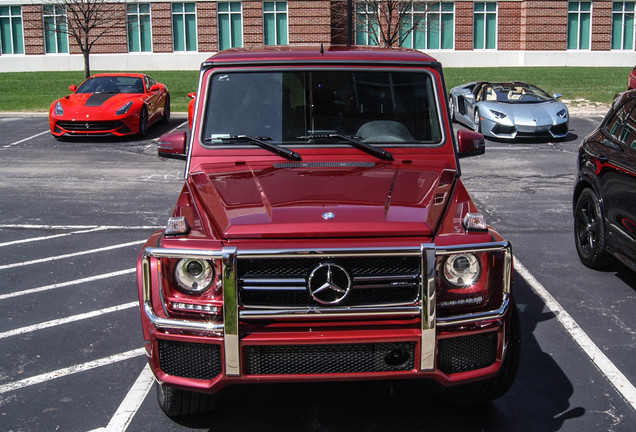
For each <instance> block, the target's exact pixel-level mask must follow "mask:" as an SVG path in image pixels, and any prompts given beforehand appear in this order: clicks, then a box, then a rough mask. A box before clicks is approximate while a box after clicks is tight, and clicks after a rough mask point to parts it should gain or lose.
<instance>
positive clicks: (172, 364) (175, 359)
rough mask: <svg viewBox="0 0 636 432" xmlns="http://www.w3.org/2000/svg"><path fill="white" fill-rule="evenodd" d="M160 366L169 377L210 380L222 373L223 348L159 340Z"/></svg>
mask: <svg viewBox="0 0 636 432" xmlns="http://www.w3.org/2000/svg"><path fill="white" fill-rule="evenodd" d="M159 366H160V367H161V370H162V371H164V372H165V373H167V374H168V375H173V376H178V377H183V378H194V379H202V380H210V379H212V378H214V377H215V376H217V375H218V374H220V373H221V347H220V346H219V345H210V344H200V343H189V342H174V341H168V340H159Z"/></svg>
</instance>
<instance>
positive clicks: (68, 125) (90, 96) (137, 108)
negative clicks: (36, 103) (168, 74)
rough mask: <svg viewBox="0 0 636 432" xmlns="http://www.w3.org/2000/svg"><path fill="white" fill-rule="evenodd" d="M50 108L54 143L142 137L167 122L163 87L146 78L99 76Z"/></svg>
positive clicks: (167, 101) (166, 96)
mask: <svg viewBox="0 0 636 432" xmlns="http://www.w3.org/2000/svg"><path fill="white" fill-rule="evenodd" d="M68 89H69V90H70V91H72V92H73V93H71V94H70V95H68V96H65V97H63V98H61V99H58V100H56V101H54V102H53V103H52V104H51V107H50V108H49V127H50V129H51V133H52V134H53V136H54V137H55V138H57V139H62V138H64V137H71V136H105V135H114V136H124V135H135V134H136V135H139V136H142V137H143V136H145V135H146V134H147V133H148V127H149V126H150V125H151V124H153V123H155V122H156V121H159V120H163V121H168V120H169V119H170V94H169V93H168V89H167V88H166V86H165V85H163V84H161V83H158V82H156V81H155V80H154V79H152V78H151V77H149V76H148V75H145V74H138V73H116V74H115V73H113V74H98V75H93V76H91V77H89V78H87V79H86V80H85V81H84V82H83V83H82V84H81V85H80V86H79V87H76V86H75V85H72V86H70V87H69V88H68Z"/></svg>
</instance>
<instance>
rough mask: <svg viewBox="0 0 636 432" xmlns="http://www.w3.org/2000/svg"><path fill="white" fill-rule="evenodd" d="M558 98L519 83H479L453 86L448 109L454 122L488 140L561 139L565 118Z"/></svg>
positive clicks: (566, 113)
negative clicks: (489, 138)
mask: <svg viewBox="0 0 636 432" xmlns="http://www.w3.org/2000/svg"><path fill="white" fill-rule="evenodd" d="M560 97H561V95H560V94H558V93H557V94H554V95H552V96H550V95H549V94H547V93H546V92H545V91H543V90H541V89H540V88H539V87H537V86H534V85H531V84H525V83H522V82H505V83H491V82H483V81H479V82H471V83H467V84H463V85H460V86H457V87H453V88H452V89H451V91H450V97H449V110H450V113H451V118H452V119H453V120H454V121H457V122H459V123H463V124H464V125H466V126H468V127H470V128H472V129H474V130H475V131H477V132H480V133H481V134H483V135H484V136H487V137H491V138H500V139H515V138H526V137H548V138H550V137H551V138H564V137H566V136H567V134H568V118H569V115H568V109H567V107H566V106H565V104H564V103H563V102H561V101H559V100H557V99H558V98H560Z"/></svg>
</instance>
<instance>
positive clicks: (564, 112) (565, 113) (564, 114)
mask: <svg viewBox="0 0 636 432" xmlns="http://www.w3.org/2000/svg"><path fill="white" fill-rule="evenodd" d="M557 115H558V116H559V117H561V118H563V119H564V118H567V117H568V110H567V108H563V109H562V110H561V111H559V112H558V113H557Z"/></svg>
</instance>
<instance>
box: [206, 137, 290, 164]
mask: <svg viewBox="0 0 636 432" xmlns="http://www.w3.org/2000/svg"><path fill="white" fill-rule="evenodd" d="M265 140H271V138H270V137H255V136H250V135H233V136H224V137H214V138H206V139H205V141H207V142H211V141H223V142H235V141H247V142H251V143H254V144H256V145H257V146H259V147H260V148H263V149H265V150H269V151H270V152H272V153H275V154H277V155H279V156H282V157H284V158H285V159H288V160H297V161H299V160H302V159H301V157H300V155H299V154H298V153H296V152H295V151H293V150H289V149H286V148H284V147H281V146H278V145H276V144H274V143H271V142H267V141H265Z"/></svg>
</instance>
